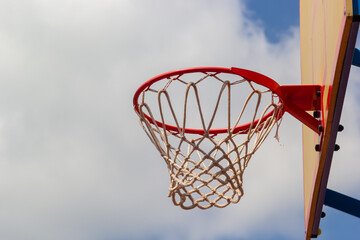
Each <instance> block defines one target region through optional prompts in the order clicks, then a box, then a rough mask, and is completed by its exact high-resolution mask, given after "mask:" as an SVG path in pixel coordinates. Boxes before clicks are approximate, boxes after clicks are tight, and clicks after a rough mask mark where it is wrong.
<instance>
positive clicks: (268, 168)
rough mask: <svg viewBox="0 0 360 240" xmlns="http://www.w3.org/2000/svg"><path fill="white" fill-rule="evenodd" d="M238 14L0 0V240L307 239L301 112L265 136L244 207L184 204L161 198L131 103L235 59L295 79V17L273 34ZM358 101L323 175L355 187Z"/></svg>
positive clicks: (201, 5) (164, 4) (188, 7)
mask: <svg viewBox="0 0 360 240" xmlns="http://www.w3.org/2000/svg"><path fill="white" fill-rule="evenodd" d="M246 11H247V9H246V6H245V5H244V4H242V1H212V0H208V1H206V0H197V1H190V0H185V1H169V0H156V1H138V0H135V1H130V0H128V1H126V0H121V1H119V0H117V1H112V0H102V1H81V0H62V1H55V0H54V1H50V0H46V1H41V0H29V1H21V0H12V1H3V2H1V3H0V53H1V54H0V76H1V80H0V194H1V200H0V213H1V214H0V238H1V239H12V240H20V239H21V240H24V239H53V240H57V239H59V240H60V239H84V240H85V239H87V240H89V239H96V240H100V239H102V240H103V239H219V238H220V237H230V236H238V237H244V238H247V239H252V238H254V239H256V238H261V237H262V238H266V237H267V236H276V235H278V236H283V237H286V239H299V236H301V237H302V236H303V234H304V229H303V228H304V226H303V215H302V213H303V193H302V149H301V144H302V142H301V124H300V123H299V122H298V121H296V120H295V119H293V118H292V117H291V116H289V115H287V116H285V117H284V119H283V122H282V125H281V128H280V143H279V142H277V141H276V140H275V139H274V138H273V136H272V135H270V136H269V137H268V140H267V142H265V143H264V144H263V145H262V147H261V149H260V150H259V151H258V154H256V155H255V156H254V157H253V159H252V160H251V163H250V165H249V167H248V169H247V170H246V172H245V176H244V177H245V180H244V181H245V182H244V191H245V196H244V197H243V199H242V200H241V201H240V202H239V203H238V204H236V205H229V206H228V207H227V208H224V209H210V210H207V211H201V210H192V211H184V210H182V209H180V208H179V207H175V206H173V205H172V202H171V199H169V198H167V194H168V184H169V177H168V175H167V168H166V165H165V164H164V162H163V160H162V159H161V157H160V155H159V154H158V152H156V150H155V148H154V147H153V146H152V145H151V143H150V141H149V140H148V139H147V137H146V135H145V133H144V132H143V131H142V129H141V128H140V126H139V124H138V119H137V116H136V114H135V113H134V111H133V108H132V97H133V93H134V92H135V90H136V89H137V87H138V86H140V85H141V84H142V83H143V82H144V81H146V80H147V79H149V78H151V77H153V76H155V75H157V74H160V73H163V72H167V71H170V70H174V69H179V68H184V67H196V66H221V67H231V66H236V67H242V68H248V69H251V70H255V71H259V72H261V73H263V74H265V75H268V76H269V77H271V78H273V79H275V80H276V81H278V82H279V83H280V84H299V83H300V56H299V29H298V27H293V28H290V29H289V30H288V31H287V32H285V33H284V35H283V38H282V39H281V40H280V42H277V43H269V42H268V41H267V39H266V38H265V35H264V29H262V28H261V26H260V25H258V24H256V23H254V22H252V21H251V20H250V19H248V18H246V17H245V16H247V15H246V14H245V13H246ZM356 74H357V75H356ZM359 75H360V74H359V73H358V72H355V73H353V74H352V76H353V77H354V76H359ZM354 78H355V77H354ZM358 83H359V82H357V84H358ZM357 84H355V85H353V86H354V87H353V89H351V90H350V93H351V94H349V97H347V103H349V106H350V105H351V106H353V108H356V107H358V102H359V99H356V97H355V94H354V93H355V90H356V89H358V85H357ZM353 108H350V109H349V108H348V107H345V109H344V110H345V113H344V114H345V116H352V117H347V118H346V119H348V120H347V122H348V125H351V126H354V128H353V130H351V131H347V129H348V128H347V126H346V125H345V128H346V129H345V132H346V134H345V133H342V134H343V136H341V139H340V140H341V141H342V142H343V143H344V144H343V145H345V146H346V147H345V146H344V148H346V149H348V150H346V151H340V152H339V154H343V155H341V156H343V157H342V159H341V163H335V164H338V165H337V166H339V167H338V168H339V169H341V171H335V172H334V178H333V179H332V180H331V182H330V183H331V184H333V185H334V186H336V187H344V186H347V188H346V191H348V192H349V193H353V191H354V188H351V187H350V185H351V184H350V181H351V183H352V184H353V182H355V183H356V182H357V183H359V182H360V177H359V176H356V172H355V170H356V169H359V167H360V166H359V163H355V164H357V165H356V166H354V163H349V161H348V162H347V164H346V166H345V167H344V165H345V164H344V165H342V164H343V163H344V162H346V161H347V160H348V159H351V156H358V155H359V150H358V148H357V147H356V145H357V144H356V143H354V141H353V139H356V138H357V139H359V138H358V135H359V131H360V130H359V127H358V126H357V124H356V121H358V120H359V116H358V113H357V112H356V113H354V112H353V111H352V109H353ZM343 118H345V117H343ZM340 140H339V141H340ZM343 145H341V147H343ZM351 147H352V148H351ZM336 154H338V153H336ZM354 154H357V155H354ZM349 174H352V175H351V176H354V178H355V179H351V180H350V179H349V178H348V179H344V176H346V175H349ZM354 185H355V184H354Z"/></svg>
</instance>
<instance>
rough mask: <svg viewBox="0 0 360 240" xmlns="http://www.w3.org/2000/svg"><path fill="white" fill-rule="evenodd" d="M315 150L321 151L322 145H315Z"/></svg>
mask: <svg viewBox="0 0 360 240" xmlns="http://www.w3.org/2000/svg"><path fill="white" fill-rule="evenodd" d="M315 151H317V152H320V145H319V144H316V145H315Z"/></svg>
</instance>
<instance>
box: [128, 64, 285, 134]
mask: <svg viewBox="0 0 360 240" xmlns="http://www.w3.org/2000/svg"><path fill="white" fill-rule="evenodd" d="M195 72H202V73H206V72H211V73H228V74H236V75H239V76H241V77H243V78H244V79H246V80H248V81H251V82H254V83H257V84H259V85H262V86H264V87H267V88H268V89H270V90H271V91H272V92H273V93H275V94H276V95H277V96H279V98H280V100H281V101H283V94H282V91H281V87H280V85H279V84H278V83H277V82H275V81H274V80H272V79H271V78H269V77H267V76H265V75H262V74H260V73H257V72H254V71H250V70H246V69H241V68H234V67H232V68H222V67H197V68H187V69H180V70H175V71H171V72H167V73H163V74H160V75H158V76H156V77H154V78H151V79H150V80H148V81H146V82H145V83H143V84H142V85H141V86H140V87H139V88H138V89H137V91H136V92H135V95H134V98H133V106H134V110H135V111H136V112H137V113H138V114H140V109H139V96H140V95H141V93H142V92H143V91H146V90H147V89H149V88H150V87H151V85H152V84H154V83H155V82H158V81H161V80H163V79H169V78H170V77H172V76H179V75H183V74H187V73H195ZM273 111H274V110H272V111H271V112H269V113H268V114H266V115H265V116H264V117H263V119H262V121H265V120H266V119H267V118H269V117H270V116H272V115H273ZM282 115H283V111H281V112H280V113H279V119H280V118H281V116H282ZM144 116H145V117H146V119H147V120H148V121H149V122H150V123H152V124H156V125H157V126H159V127H160V128H163V127H165V128H166V130H168V131H171V132H175V133H178V132H179V129H178V127H176V126H172V125H167V124H164V125H165V126H163V123H162V122H159V121H157V120H155V122H154V121H153V120H152V118H151V117H150V116H148V115H146V114H144ZM258 122H259V119H258V120H256V121H255V122H254V125H256V124H257V123H258ZM251 124H252V123H251V122H250V123H247V124H244V125H241V126H238V127H236V128H235V129H234V130H233V133H237V132H243V133H246V132H247V131H248V130H249V129H250V126H251ZM180 130H181V131H183V129H181V128H180ZM184 132H185V133H190V134H200V135H204V134H205V130H204V129H191V128H185V129H184ZM227 132H228V129H227V128H220V129H210V130H209V134H210V135H216V134H219V133H227Z"/></svg>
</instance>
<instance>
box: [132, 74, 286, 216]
mask: <svg viewBox="0 0 360 240" xmlns="http://www.w3.org/2000/svg"><path fill="white" fill-rule="evenodd" d="M202 75H203V76H201V77H200V78H199V79H198V80H197V81H191V82H187V81H185V80H183V79H182V75H179V76H175V77H171V78H169V79H166V80H163V82H165V84H164V85H163V86H161V87H160V88H159V89H153V88H147V89H145V90H144V91H143V92H142V96H141V99H140V104H139V114H138V115H139V117H140V124H141V126H142V127H143V129H144V130H145V132H146V134H147V135H148V137H149V138H150V140H151V142H152V143H153V144H154V145H155V147H156V149H157V150H158V151H159V152H160V154H161V156H162V157H163V159H164V160H165V162H166V164H167V167H168V171H169V174H170V186H169V197H171V198H172V201H173V203H174V204H175V205H179V206H180V207H181V208H183V209H192V208H195V207H199V208H201V209H207V208H210V207H212V206H215V207H219V208H222V207H225V206H227V205H229V204H230V203H237V202H239V200H240V198H241V197H242V196H243V194H244V192H243V188H242V184H243V173H244V170H245V168H246V167H247V166H248V163H249V161H250V159H251V157H252V155H253V154H254V153H255V152H256V150H257V149H258V148H259V147H260V145H261V144H262V143H263V141H264V140H265V138H266V137H267V136H268V135H269V133H270V131H271V129H272V128H273V126H274V125H276V126H277V127H276V137H277V132H278V127H279V124H280V122H281V121H280V118H281V116H282V114H281V111H282V107H283V104H282V103H281V101H278V102H277V103H276V102H275V100H278V98H277V96H276V95H274V94H273V93H272V92H271V91H270V90H266V91H261V90H259V89H256V88H255V87H254V84H253V83H251V82H250V81H248V80H246V79H240V80H236V81H232V82H231V81H225V80H222V79H221V78H220V77H219V74H217V73H208V72H204V73H202ZM209 78H212V79H215V80H216V81H219V82H220V91H219V95H218V97H217V101H216V104H215V107H214V108H213V113H212V115H211V117H210V120H209V121H208V123H207V124H206V121H205V118H204V114H203V110H202V105H201V102H200V96H199V91H198V87H199V83H200V82H202V81H204V80H205V79H209ZM175 81H176V82H178V83H181V84H184V85H186V87H185V98H184V99H185V100H184V103H183V106H182V111H181V113H182V116H180V117H178V116H177V115H176V113H175V112H176V111H175V109H174V107H173V106H172V101H171V100H172V99H171V96H172V95H171V94H169V93H168V91H167V88H168V87H169V86H170V84H172V83H173V82H175ZM239 84H247V85H248V86H250V89H251V91H250V93H249V95H248V96H247V98H245V102H244V103H243V105H242V106H241V104H239V103H236V105H237V106H239V108H240V111H239V112H238V114H237V115H236V118H235V121H233V123H231V122H232V120H231V114H230V113H231V111H230V108H231V107H230V103H231V97H230V96H231V89H232V88H233V87H234V86H235V85H239ZM189 92H193V93H194V95H195V99H196V100H195V103H194V102H190V101H189ZM265 93H269V94H270V95H271V100H270V103H269V104H267V106H265V107H264V109H263V110H262V111H261V110H260V102H261V99H262V96H263V95H264V94H265ZM148 94H156V95H157V104H158V106H157V107H156V108H155V110H158V111H159V113H158V115H159V116H160V120H161V121H160V122H161V124H153V123H155V120H156V119H155V117H154V113H153V112H152V110H150V106H149V105H148V103H146V99H147V95H148ZM225 95H227V99H226V105H227V109H226V110H223V111H222V113H224V112H225V111H226V112H227V114H225V115H224V116H225V117H226V122H227V131H226V133H223V134H210V129H211V128H212V126H213V123H214V119H215V116H216V114H217V113H218V108H219V106H220V105H221V104H220V102H221V99H223V98H224V97H223V96H225ZM251 99H255V100H256V104H255V106H254V105H251V107H249V106H250V101H251ZM252 101H253V100H252ZM189 104H192V106H196V109H197V110H198V113H197V114H198V115H199V116H200V122H201V123H200V125H201V126H202V129H203V130H204V133H203V135H199V134H189V133H187V132H186V131H185V128H186V126H187V122H186V120H187V117H188V114H187V113H188V110H187V109H188V108H189V106H188V105H189ZM165 107H166V108H167V109H169V111H168V113H169V114H167V115H166V116H165V114H164V108H165ZM246 108H251V109H252V110H251V111H252V116H251V119H252V122H251V124H250V126H249V127H248V129H246V130H241V131H235V129H236V127H237V126H239V125H240V122H241V119H242V118H243V117H244V114H245V113H244V112H245V109H246ZM271 111H273V112H272V114H271V116H270V117H267V118H265V117H264V116H265V115H266V114H267V113H269V112H271ZM219 112H221V111H219ZM190 114H193V113H189V115H190ZM169 115H171V116H169ZM258 115H260V117H259V116H258ZM165 117H167V119H168V118H172V121H173V122H174V125H175V126H176V128H177V131H171V130H168V129H167V128H166V126H165V124H166V122H165ZM258 118H259V121H256V120H257V119H258ZM158 120H159V119H158ZM181 120H182V124H181Z"/></svg>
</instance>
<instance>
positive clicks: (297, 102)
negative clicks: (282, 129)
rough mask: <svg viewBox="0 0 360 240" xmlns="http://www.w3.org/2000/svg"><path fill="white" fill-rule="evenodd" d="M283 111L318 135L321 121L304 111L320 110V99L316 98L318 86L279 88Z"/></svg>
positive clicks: (286, 86)
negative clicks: (283, 102)
mask: <svg viewBox="0 0 360 240" xmlns="http://www.w3.org/2000/svg"><path fill="white" fill-rule="evenodd" d="M280 88H281V92H282V94H283V100H284V101H285V104H284V105H285V111H286V112H288V113H290V114H291V115H292V116H293V117H295V118H296V119H298V120H299V121H301V122H302V123H303V124H305V125H306V126H308V127H309V128H310V129H312V130H313V131H314V132H316V133H317V134H320V131H319V125H321V121H320V120H317V119H316V118H314V117H313V116H311V115H310V114H309V113H307V112H306V111H316V110H321V97H318V96H317V92H318V91H320V89H321V86H320V85H284V86H281V87H280Z"/></svg>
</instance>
